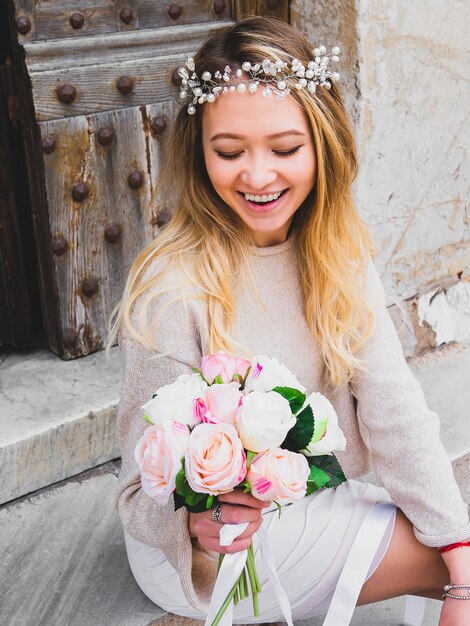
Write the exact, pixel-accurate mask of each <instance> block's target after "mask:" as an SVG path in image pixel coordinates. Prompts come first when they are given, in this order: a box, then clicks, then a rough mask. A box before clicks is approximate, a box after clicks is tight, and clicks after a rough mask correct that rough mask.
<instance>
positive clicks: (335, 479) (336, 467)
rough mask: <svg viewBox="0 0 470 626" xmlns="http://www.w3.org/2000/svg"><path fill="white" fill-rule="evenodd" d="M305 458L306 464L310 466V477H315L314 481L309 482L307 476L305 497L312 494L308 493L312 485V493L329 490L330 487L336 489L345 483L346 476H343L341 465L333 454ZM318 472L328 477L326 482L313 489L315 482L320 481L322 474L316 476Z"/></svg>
mask: <svg viewBox="0 0 470 626" xmlns="http://www.w3.org/2000/svg"><path fill="white" fill-rule="evenodd" d="M306 458H307V461H308V464H309V465H310V475H314V477H315V478H314V480H313V481H311V482H310V476H309V479H308V480H309V483H308V486H307V495H310V493H313V492H312V491H309V488H310V485H313V491H317V490H318V489H322V488H328V489H329V488H331V487H337V486H338V485H341V483H344V482H345V480H346V476H345V475H344V472H343V470H342V468H341V465H340V464H339V461H338V459H337V458H336V457H335V455H334V454H324V455H321V456H309V457H306ZM314 468H315V469H314ZM318 471H320V472H322V474H325V475H326V476H328V481H327V482H326V483H324V484H323V485H321V486H319V487H315V485H316V484H317V482H316V481H318V480H319V479H320V480H322V478H321V476H322V474H318V473H317V472H318Z"/></svg>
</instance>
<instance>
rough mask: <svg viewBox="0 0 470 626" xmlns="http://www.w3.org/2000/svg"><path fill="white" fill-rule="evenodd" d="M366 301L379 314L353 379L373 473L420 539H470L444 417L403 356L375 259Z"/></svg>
mask: <svg viewBox="0 0 470 626" xmlns="http://www.w3.org/2000/svg"><path fill="white" fill-rule="evenodd" d="M367 299H368V302H369V305H370V306H371V307H372V309H373V311H374V314H375V318H376V325H375V329H374V331H373V334H372V335H371V337H370V338H369V339H368V341H367V343H366V345H365V346H364V347H363V349H362V350H361V353H360V355H359V356H360V358H361V359H363V360H364V361H365V363H366V368H367V371H366V372H359V373H357V374H356V375H355V377H354V378H353V380H352V381H351V383H350V385H351V390H352V393H353V395H354V396H355V398H356V401H357V417H358V422H359V428H360V431H361V435H362V437H363V439H364V442H365V444H366V446H367V447H368V449H369V451H370V454H371V460H372V466H373V468H374V471H375V473H376V475H377V478H378V480H379V481H380V483H381V484H382V485H383V486H384V487H385V489H386V490H387V491H388V492H389V494H390V496H391V497H392V499H393V501H394V502H395V504H396V505H397V506H398V507H400V508H401V509H402V511H403V512H404V514H405V515H406V516H407V518H408V519H409V520H410V521H411V523H412V524H413V526H414V532H415V536H416V538H417V539H418V540H419V541H420V542H421V543H423V544H425V545H428V546H433V547H437V546H442V545H447V544H449V543H453V542H457V541H462V540H464V539H467V538H468V537H470V523H469V517H468V509H467V506H466V504H465V503H464V501H463V499H462V497H461V494H460V491H459V488H458V485H457V483H456V481H455V478H454V475H453V471H452V465H451V463H450V460H449V458H448V455H447V453H446V451H445V449H444V447H443V445H442V442H441V440H440V437H439V418H438V416H437V415H436V414H435V413H434V412H432V411H430V410H429V408H428V407H427V404H426V400H425V398H424V394H423V391H422V389H421V387H420V385H419V383H418V381H417V380H416V378H415V377H414V375H413V374H412V372H411V371H410V369H409V367H408V365H407V363H406V361H405V358H404V356H403V350H402V347H401V344H400V340H399V338H398V336H397V333H396V331H395V328H394V326H393V323H392V320H391V318H390V316H389V314H388V312H387V309H386V306H385V295H384V290H383V286H382V283H381V281H380V278H379V276H378V273H377V270H376V269H375V267H374V265H373V263H372V262H370V265H369V269H368V275H367ZM443 393H445V390H443Z"/></svg>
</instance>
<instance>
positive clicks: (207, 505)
mask: <svg viewBox="0 0 470 626" xmlns="http://www.w3.org/2000/svg"><path fill="white" fill-rule="evenodd" d="M213 502H214V496H209V497H208V498H207V502H206V509H210V508H211V506H212V503H213Z"/></svg>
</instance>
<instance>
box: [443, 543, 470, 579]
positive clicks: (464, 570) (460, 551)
mask: <svg viewBox="0 0 470 626" xmlns="http://www.w3.org/2000/svg"><path fill="white" fill-rule="evenodd" d="M441 557H442V559H443V561H444V563H445V565H446V567H447V569H448V570H449V579H450V582H451V583H452V584H453V585H458V584H465V585H470V547H467V546H465V547H460V548H455V549H453V550H449V551H448V552H441Z"/></svg>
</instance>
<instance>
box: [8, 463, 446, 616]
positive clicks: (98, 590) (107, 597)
mask: <svg viewBox="0 0 470 626" xmlns="http://www.w3.org/2000/svg"><path fill="white" fill-rule="evenodd" d="M117 470H118V465H117V464H115V463H107V464H105V465H104V466H101V467H99V468H95V469H93V470H90V471H88V472H85V473H84V474H81V475H80V476H76V477H74V478H71V479H68V480H67V481H64V482H62V483H60V484H57V485H54V486H53V487H49V488H47V489H44V490H42V491H41V492H39V493H36V494H34V495H32V496H27V497H25V498H21V499H20V500H17V501H15V502H10V503H8V504H4V505H3V506H0V527H1V528H2V533H1V534H0V597H1V598H2V601H1V602H0V624H5V625H6V624H11V625H14V626H32V625H33V624H34V625H35V626H64V625H65V624H66V625H67V626H203V622H200V621H197V620H191V619H188V618H184V617H179V616H176V615H171V614H167V613H165V612H164V611H163V610H162V609H161V608H159V607H158V606H156V605H155V604H153V602H151V601H150V600H149V599H148V598H147V597H146V596H145V595H144V594H143V593H142V591H141V590H140V589H139V587H138V586H137V584H136V582H135V581H134V578H133V576H132V573H131V571H130V568H129V565H128V562H127V556H126V551H125V546H124V539H123V533H122V528H121V524H120V522H119V519H118V517H117V514H116V511H115V510H114V507H113V498H114V492H115V489H116V484H117V479H116V473H117ZM313 566H314V564H313ZM441 606H442V605H441V603H440V602H438V601H437V600H428V601H427V603H426V615H425V619H424V621H423V626H435V625H436V624H437V622H438V615H439V612H440V609H441ZM403 612H404V598H395V599H393V600H388V601H386V602H377V603H375V604H372V605H368V606H361V607H358V608H357V609H356V610H355V612H354V616H353V619H352V621H351V626H372V625H376V624H377V625H378V624H380V625H382V626H386V625H387V626H398V625H399V624H402V623H403ZM322 623H323V618H322V617H315V618H313V619H311V620H303V621H299V622H296V626H321V624H322Z"/></svg>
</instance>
